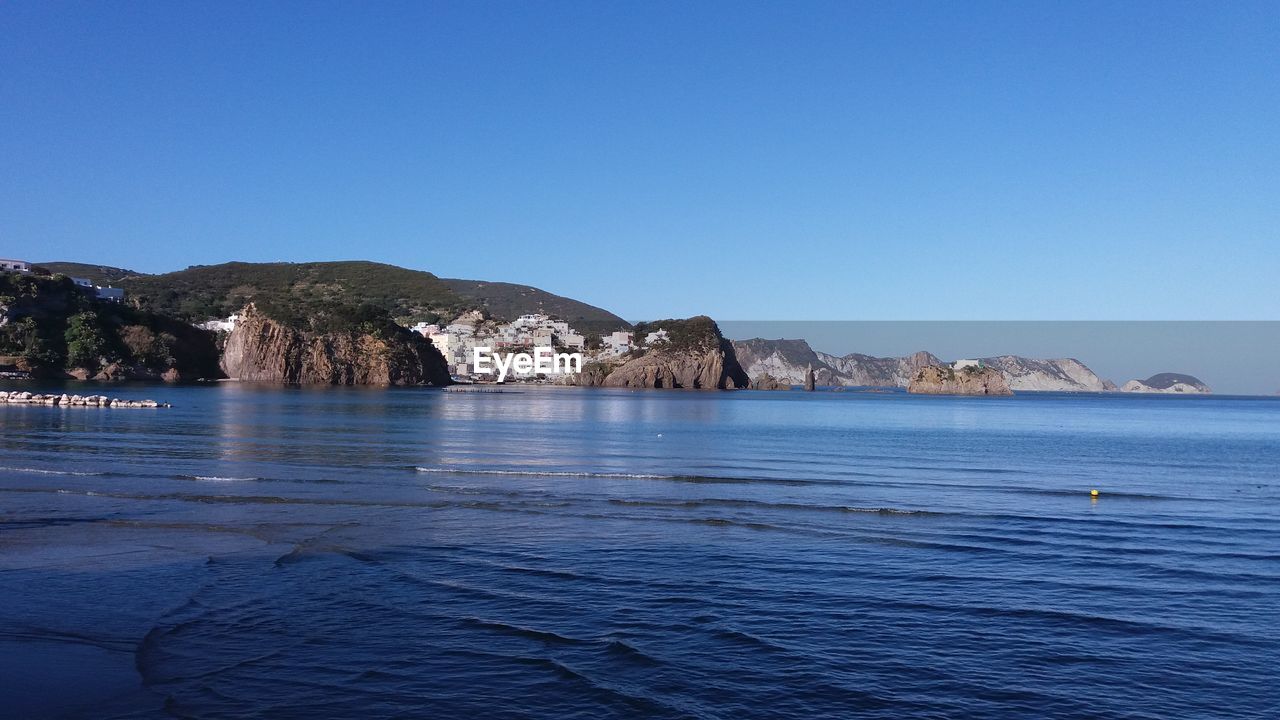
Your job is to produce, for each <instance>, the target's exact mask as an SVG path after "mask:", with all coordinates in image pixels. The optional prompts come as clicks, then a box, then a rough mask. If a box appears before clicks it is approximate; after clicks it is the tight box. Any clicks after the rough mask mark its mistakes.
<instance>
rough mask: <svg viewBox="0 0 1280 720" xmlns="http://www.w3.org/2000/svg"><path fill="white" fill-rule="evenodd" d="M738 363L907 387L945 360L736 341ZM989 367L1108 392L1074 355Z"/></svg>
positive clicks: (789, 378) (1031, 386) (1029, 380)
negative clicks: (819, 350)
mask: <svg viewBox="0 0 1280 720" xmlns="http://www.w3.org/2000/svg"><path fill="white" fill-rule="evenodd" d="M733 347H734V351H735V352H736V353H737V356H738V362H740V363H741V364H742V367H743V369H745V370H746V372H747V374H748V375H750V376H751V378H752V379H755V378H758V377H761V376H763V375H765V374H768V375H769V376H771V377H772V378H776V379H778V380H780V381H784V382H787V383H790V384H793V385H795V384H799V383H801V382H803V381H804V373H805V370H806V369H807V368H808V367H809V366H812V367H813V370H814V375H815V377H816V379H817V382H818V384H819V385H836V386H841V385H843V386H868V387H907V385H908V384H909V383H910V382H911V380H912V378H914V377H916V376H917V375H918V374H919V371H920V370H921V369H923V368H926V367H930V366H936V365H943V364H945V363H943V361H941V360H939V359H938V357H937V356H935V355H933V354H932V353H928V352H923V351H922V352H917V353H913V354H911V355H907V356H905V357H875V356H872V355H863V354H861V353H850V354H848V355H844V356H836V355H831V354H828V353H824V352H815V351H814V350H813V349H812V348H811V347H809V344H808V343H807V342H805V341H804V340H765V339H762V338H754V339H751V340H735V341H734V343H733ZM979 362H980V363H981V364H982V365H983V366H986V367H990V368H992V369H994V370H996V371H997V372H999V373H1000V374H1001V375H1002V376H1004V380H1005V382H1006V383H1007V384H1008V386H1009V388H1010V389H1012V390H1015V391H1019V390H1021V391H1028V390H1029V391H1046V390H1055V391H1070V392H1102V391H1104V390H1105V389H1106V383H1105V381H1103V380H1102V379H1100V378H1099V377H1098V376H1097V375H1095V374H1094V372H1093V371H1092V370H1090V369H1089V368H1088V367H1086V366H1085V364H1084V363H1082V362H1080V361H1079V360H1075V359H1072V358H1063V359H1058V360H1035V359H1031V358H1024V357H1019V356H1017V355H1000V356H997V357H989V358H982V359H981V360H980V361H979Z"/></svg>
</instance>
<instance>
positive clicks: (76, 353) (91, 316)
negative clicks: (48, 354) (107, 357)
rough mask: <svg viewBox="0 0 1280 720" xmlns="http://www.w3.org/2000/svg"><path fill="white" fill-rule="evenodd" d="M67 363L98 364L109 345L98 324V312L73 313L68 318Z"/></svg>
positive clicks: (92, 366) (86, 366)
mask: <svg viewBox="0 0 1280 720" xmlns="http://www.w3.org/2000/svg"><path fill="white" fill-rule="evenodd" d="M65 337H66V340H67V364H68V365H70V366H71V367H82V368H89V369H90V370H92V369H94V368H96V367H97V366H98V361H99V359H100V358H101V357H102V351H103V350H104V349H105V348H106V346H107V341H106V338H105V337H103V335H102V329H101V328H100V327H99V326H98V315H97V313H94V312H91V311H86V312H82V313H79V314H76V315H72V316H71V318H70V319H68V320H67V332H66V335H65Z"/></svg>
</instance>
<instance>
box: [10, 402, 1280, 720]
mask: <svg viewBox="0 0 1280 720" xmlns="http://www.w3.org/2000/svg"><path fill="white" fill-rule="evenodd" d="M109 392H110V393H111V394H113V395H117V396H129V397H154V398H157V399H161V400H168V401H170V402H172V403H173V404H174V405H175V407H174V408H172V409H169V410H138V409H133V410H123V409H122V410H104V409H90V408H46V407H16V406H14V407H5V406H0V427H2V428H3V437H2V439H0V707H4V708H5V710H3V711H0V715H4V716H6V717H92V718H100V717H125V718H133V717H169V716H172V717H218V718H223V717H225V718H238V717H272V718H317V717H354V716H359V717H367V718H383V717H405V718H418V717H490V718H574V717H580V718H621V717H655V718H684V717H696V718H818V717H823V718H845V717H866V718H956V717H994V718H1000V717H1009V718H1174V717H1186V718H1269V719H1270V718H1275V717H1278V716H1280V484H1278V482H1277V476H1278V475H1280V401H1277V400H1274V399H1243V398H1167V397H1121V396H1066V395H1020V396H1018V397H1016V398H1011V399H974V398H931V397H911V396H906V395H903V394H888V395H873V394H855V393H817V394H812V395H810V394H803V393H754V392H740V393H719V394H714V393H711V394H696V393H678V392H625V391H602V390H595V391H591V390H575V389H531V390H527V391H517V392H509V393H503V394H480V393H448V392H441V391H435V390H395V391H371V390H358V389H323V390H306V389H266V388H254V387H250V386H240V385H234V384H223V385H219V386H216V387H189V388H173V387H137V386H127V387H121V388H112V389H111V390H110V391H109ZM1090 488H1098V489H1100V490H1101V496H1100V497H1099V498H1097V499H1096V500H1094V499H1091V498H1090V497H1089V495H1088V491H1089V489H1090Z"/></svg>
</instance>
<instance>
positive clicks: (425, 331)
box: [409, 322, 440, 338]
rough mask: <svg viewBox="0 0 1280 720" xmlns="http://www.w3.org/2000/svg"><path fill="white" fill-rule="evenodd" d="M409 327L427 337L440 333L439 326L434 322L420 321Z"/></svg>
mask: <svg viewBox="0 0 1280 720" xmlns="http://www.w3.org/2000/svg"><path fill="white" fill-rule="evenodd" d="M409 329H410V330H412V331H414V332H416V333H418V334H419V335H421V336H422V337H425V338H429V337H431V336H432V335H437V334H439V333H440V326H439V325H436V324H435V323H425V322H420V323H418V324H417V325H414V326H413V327H411V328H409Z"/></svg>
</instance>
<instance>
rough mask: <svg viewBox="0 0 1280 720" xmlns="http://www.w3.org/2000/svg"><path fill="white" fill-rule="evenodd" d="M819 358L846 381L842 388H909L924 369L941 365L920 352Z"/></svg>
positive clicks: (936, 360)
mask: <svg viewBox="0 0 1280 720" xmlns="http://www.w3.org/2000/svg"><path fill="white" fill-rule="evenodd" d="M818 357H819V358H820V359H821V360H822V361H823V362H825V363H826V364H827V365H829V366H831V367H832V368H833V369H835V370H836V372H838V373H839V374H840V375H842V376H843V377H844V378H846V381H845V382H842V383H840V384H841V385H853V386H860V387H906V386H907V384H908V383H909V382H911V378H913V377H915V376H916V373H918V372H919V371H920V369H921V368H924V367H928V366H930V365H941V364H942V361H941V360H939V359H938V358H937V357H936V356H934V355H933V354H932V353H928V352H924V351H920V352H916V353H912V354H911V355H907V356H905V357H874V356H872V355H863V354H861V353H850V354H848V355H844V356H842V357H836V356H834V355H828V354H827V353H818Z"/></svg>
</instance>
